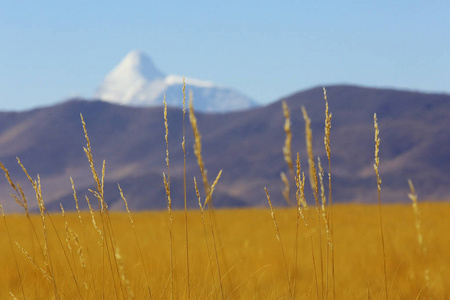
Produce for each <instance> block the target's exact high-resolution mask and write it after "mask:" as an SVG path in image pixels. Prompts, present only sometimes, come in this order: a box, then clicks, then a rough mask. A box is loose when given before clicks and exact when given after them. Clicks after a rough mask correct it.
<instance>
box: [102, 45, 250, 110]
mask: <svg viewBox="0 0 450 300" xmlns="http://www.w3.org/2000/svg"><path fill="white" fill-rule="evenodd" d="M185 82H186V88H187V90H189V89H191V90H192V91H193V94H194V107H195V108H196V109H197V110H201V111H208V112H227V111H235V110H243V109H247V108H250V107H253V106H256V103H255V102H253V100H251V99H250V98H248V97H247V96H245V95H242V94H240V93H239V92H237V91H234V90H232V89H228V88H224V87H220V86H218V85H215V84H213V83H212V82H208V81H203V80H198V79H193V78H185ZM182 86H183V77H182V76H177V75H169V76H166V75H165V74H164V73H162V72H161V71H160V70H158V69H157V68H156V67H155V65H154V64H153V62H152V60H151V59H150V57H148V56H147V55H145V54H144V53H143V52H141V51H131V52H130V53H128V54H127V55H126V56H125V58H123V59H122V61H121V62H120V63H119V64H118V65H117V66H116V67H115V68H114V69H113V70H112V71H111V72H110V73H109V74H108V75H107V76H106V78H105V79H104V81H103V83H102V84H101V85H100V87H99V88H98V90H97V92H96V93H95V95H94V97H95V98H97V99H102V100H105V101H109V102H113V103H117V104H122V105H132V106H159V105H162V104H163V97H164V95H166V101H167V103H168V104H169V105H172V106H178V107H181V106H182V97H183V94H182Z"/></svg>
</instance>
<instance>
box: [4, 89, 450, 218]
mask: <svg viewBox="0 0 450 300" xmlns="http://www.w3.org/2000/svg"><path fill="white" fill-rule="evenodd" d="M327 92H328V101H329V105H330V112H331V113H332V114H333V117H332V129H331V153H332V154H331V161H332V163H331V166H332V183H333V201H334V202H335V203H343V202H363V203H376V201H377V200H376V199H377V198H376V197H377V192H376V179H375V172H374V169H373V163H374V128H373V114H374V113H377V116H378V122H379V127H380V137H381V145H380V147H381V149H380V174H381V178H382V182H383V183H382V189H381V197H382V201H383V202H385V203H391V202H403V201H409V200H408V185H407V180H408V179H409V178H411V179H412V180H413V182H414V184H415V187H416V190H417V193H418V195H419V201H420V200H424V199H427V200H429V199H437V200H440V199H446V198H447V199H448V198H450V177H449V176H448V170H450V139H449V137H450V96H449V95H445V94H425V93H418V92H409V91H399V90H392V89H374V88H364V87H356V86H330V87H328V88H327ZM179 94H180V95H181V94H182V92H181V89H180V90H179ZM194 99H195V95H194ZM284 100H285V101H286V103H287V104H288V106H289V108H290V112H291V121H292V133H293V141H292V151H293V152H294V153H295V152H297V151H298V152H299V153H300V157H301V161H302V168H303V170H304V171H305V173H306V175H307V174H308V172H307V170H308V164H307V155H306V150H305V139H304V121H303V118H302V113H301V107H302V106H304V107H305V108H306V110H307V111H308V114H309V116H310V118H311V120H312V123H311V126H312V132H313V144H314V151H315V155H316V156H319V157H321V159H322V161H323V162H326V155H325V151H324V146H323V135H324V108H325V102H324V100H323V91H322V88H313V89H310V90H306V91H302V92H298V93H295V94H292V95H290V96H287V97H285V98H284ZM194 101H195V100H194ZM80 113H82V114H83V116H84V119H85V121H86V125H87V130H88V134H89V137H90V141H91V145H92V149H93V155H94V161H95V164H96V167H97V169H98V170H100V169H101V165H102V161H103V160H105V161H106V177H105V197H106V199H107V202H108V204H109V206H110V208H112V209H122V208H123V202H122V200H121V198H120V195H119V192H118V187H117V184H118V183H119V184H120V186H121V187H122V189H123V191H124V194H125V196H126V198H127V200H128V203H129V205H130V208H131V209H134V210H140V209H164V208H165V207H166V197H165V190H164V184H163V178H162V173H163V172H166V171H167V168H166V165H165V155H166V152H165V149H166V145H165V139H164V135H165V132H164V119H163V108H162V107H147V108H143V107H130V106H123V105H117V104H113V103H108V102H103V101H92V100H89V101H87V100H83V99H73V100H70V101H67V102H64V103H60V104H57V105H54V106H49V107H45V108H39V109H33V110H29V111H23V112H2V113H0V125H1V126H0V161H1V162H2V163H3V164H4V165H5V166H6V167H7V168H8V169H9V170H10V172H11V176H12V178H13V180H16V181H17V182H19V183H20V185H21V186H22V187H23V189H24V192H25V194H26V195H27V196H28V199H29V203H30V208H31V209H34V210H36V205H35V204H34V203H35V200H34V199H35V196H34V192H33V190H32V187H31V185H30V184H29V182H28V180H27V178H26V177H25V175H24V174H23V172H22V170H21V169H20V167H19V166H18V164H17V162H16V157H19V158H20V159H21V161H22V163H23V164H24V165H25V166H26V167H27V169H28V172H29V174H30V175H31V176H32V177H33V178H34V179H36V176H37V174H39V176H40V181H41V185H42V193H43V196H44V199H45V202H46V206H47V208H48V209H50V210H59V204H60V203H62V204H63V205H64V207H65V208H66V209H73V208H74V201H73V196H72V190H71V184H70V179H69V178H70V177H72V178H73V180H74V183H75V186H76V189H77V193H78V198H79V199H80V202H81V203H82V207H83V208H86V204H85V202H84V201H82V200H83V199H84V195H87V196H89V197H90V198H91V200H93V198H94V197H93V196H92V195H91V193H90V192H89V191H88V189H93V188H94V181H93V179H92V176H91V173H90V169H89V163H88V161H87V159H86V157H85V154H84V152H83V147H84V146H85V145H86V140H85V138H84V133H83V129H82V125H81V121H80ZM196 116H197V119H198V125H199V129H200V133H201V135H202V145H203V150H202V153H203V158H204V161H205V167H206V169H207V170H208V177H209V179H210V180H213V179H214V178H215V176H216V174H217V173H218V172H219V171H220V170H223V175H222V178H221V179H220V182H219V184H218V186H217V188H216V190H215V192H214V199H213V202H214V204H215V206H217V207H224V206H226V207H241V206H265V205H267V202H266V201H267V200H266V197H265V194H264V187H267V188H268V190H269V192H270V193H271V195H272V198H273V199H272V200H273V201H274V202H275V203H277V204H278V205H283V204H284V200H283V198H282V196H281V189H282V183H281V180H280V172H288V170H287V166H286V164H285V162H284V159H283V152H282V148H283V145H284V140H285V134H284V130H283V125H284V117H283V112H282V105H281V100H279V101H276V102H274V103H272V104H270V105H267V106H263V107H256V108H253V109H249V110H245V111H238V112H230V113H200V112H197V113H196ZM182 118H183V116H182V111H181V110H180V109H179V108H175V107H171V108H169V110H168V123H169V150H170V166H171V170H170V171H171V182H172V183H171V190H172V199H173V206H174V207H175V208H181V207H183V196H182V195H183V194H182V193H183V184H182V178H183V177H182V174H183V173H182V171H183V152H182V148H181V142H182ZM186 119H187V122H186V149H187V177H188V178H187V182H188V191H187V192H188V205H189V207H191V208H196V207H198V206H197V205H198V202H197V198H196V196H195V192H194V188H193V177H194V176H195V177H197V178H198V179H199V178H201V176H200V174H199V171H198V166H197V161H196V158H195V156H194V153H193V143H194V141H193V136H192V130H191V128H190V124H189V121H188V118H186ZM325 165H327V164H325ZM325 172H327V168H326V167H325ZM308 186H309V184H307V187H308ZM11 191H12V190H11V188H10V187H9V186H8V182H7V181H6V179H2V180H0V201H1V203H3V205H4V206H5V207H6V208H7V210H8V211H14V210H17V209H19V207H18V205H17V204H15V203H14V200H12V199H11V197H10V196H9V194H10V192H11ZM202 193H203V192H202ZM306 194H307V201H309V202H310V203H313V201H314V200H313V198H312V194H311V191H310V190H309V189H307V190H306ZM202 197H203V199H204V194H203V196H202Z"/></svg>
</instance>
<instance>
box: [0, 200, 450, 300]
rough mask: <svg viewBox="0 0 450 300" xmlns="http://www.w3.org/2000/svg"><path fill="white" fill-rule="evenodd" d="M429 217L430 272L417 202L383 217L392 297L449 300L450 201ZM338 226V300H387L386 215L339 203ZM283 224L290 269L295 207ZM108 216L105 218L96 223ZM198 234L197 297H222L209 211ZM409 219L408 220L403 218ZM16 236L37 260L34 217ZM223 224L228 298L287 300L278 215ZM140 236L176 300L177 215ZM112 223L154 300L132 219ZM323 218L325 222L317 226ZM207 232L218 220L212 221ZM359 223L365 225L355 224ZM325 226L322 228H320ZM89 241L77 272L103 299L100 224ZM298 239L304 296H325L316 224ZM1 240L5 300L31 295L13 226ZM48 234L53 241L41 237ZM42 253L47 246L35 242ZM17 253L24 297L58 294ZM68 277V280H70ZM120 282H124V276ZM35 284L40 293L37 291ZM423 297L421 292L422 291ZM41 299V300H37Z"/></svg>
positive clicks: (223, 216) (155, 283)
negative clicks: (208, 241)
mask: <svg viewBox="0 0 450 300" xmlns="http://www.w3.org/2000/svg"><path fill="white" fill-rule="evenodd" d="M419 207H420V210H421V217H422V232H423V234H424V239H425V241H426V243H427V246H428V247H427V251H428V252H427V253H428V255H429V257H430V260H429V267H428V266H427V264H426V261H425V260H424V259H423V258H422V253H421V249H420V247H419V245H418V243H417V234H416V229H415V226H414V218H415V216H414V213H413V211H412V209H411V207H410V206H409V205H389V206H388V205H386V206H384V207H383V216H384V221H385V224H386V228H391V230H386V233H385V237H386V242H387V243H386V246H387V248H386V250H387V251H386V252H387V254H388V257H389V258H390V259H389V260H388V265H387V267H388V270H389V274H394V272H396V275H395V276H391V277H389V278H388V284H389V285H391V286H392V288H391V291H390V297H391V298H392V299H415V298H416V296H417V295H419V293H421V295H422V297H420V298H419V299H448V297H449V296H450V293H449V290H450V286H449V284H448V280H447V279H448V278H450V264H449V263H448V262H450V252H448V251H447V249H449V248H450V237H448V235H445V232H446V230H447V229H448V228H450V204H448V203H419ZM334 212H335V215H334V218H335V219H334V220H335V240H334V245H335V250H336V298H337V299H366V298H367V289H369V292H370V296H371V299H380V298H381V296H382V295H383V294H384V281H383V276H384V275H383V273H384V271H383V267H382V265H381V264H379V263H378V262H380V259H381V257H382V251H381V248H380V247H379V227H378V215H377V213H378V208H377V206H372V205H370V206H369V205H351V204H348V205H336V206H335V207H334ZM276 213H277V215H276V217H277V222H278V226H279V229H280V232H281V234H282V237H283V246H284V247H285V249H286V254H287V260H288V264H292V263H293V260H292V259H291V258H292V256H291V254H292V252H291V249H294V245H295V215H296V212H295V209H294V208H289V209H282V208H278V209H277V211H276ZM98 216H99V214H98V213H96V217H98ZM187 216H188V222H189V236H190V242H191V243H190V250H191V251H190V272H191V286H192V289H191V298H192V299H205V298H208V297H207V296H208V295H212V296H211V298H217V296H218V297H219V298H220V295H219V294H220V291H219V289H218V286H217V284H218V282H217V278H216V281H215V283H214V282H213V281H212V278H211V275H210V274H211V264H210V262H209V260H208V253H207V250H206V247H205V241H204V238H203V237H204V232H203V225H202V219H201V213H200V211H188V214H187ZM399 216H401V217H399ZM52 217H53V220H54V222H55V225H56V228H57V229H58V233H59V234H60V235H61V236H64V218H63V217H62V216H61V215H59V214H55V215H53V216H52ZM6 218H7V222H8V225H9V231H10V233H11V236H12V237H13V239H14V240H16V241H17V242H18V243H19V244H21V245H22V247H23V248H24V249H26V250H27V251H28V253H32V251H33V248H32V243H31V241H30V235H29V227H28V226H27V225H28V224H27V219H26V217H25V216H21V215H20V216H19V215H8V216H7V217H6ZM82 218H83V220H86V222H88V221H89V220H90V215H89V213H85V212H82ZM216 218H217V222H218V224H221V226H220V230H221V234H222V239H223V243H224V251H226V253H227V254H228V258H229V260H230V264H231V265H236V266H235V267H234V268H233V269H232V270H231V271H229V270H225V273H227V271H229V272H228V275H227V276H232V277H233V281H234V282H236V284H235V285H233V286H228V285H227V284H226V281H224V293H225V296H226V297H227V296H229V295H230V294H231V292H232V291H233V290H234V289H235V288H236V287H238V286H239V288H237V290H235V291H234V292H233V294H232V299H252V298H253V297H256V299H259V298H262V299H267V298H270V299H278V298H282V297H286V296H287V289H286V274H285V268H284V263H283V260H282V257H281V253H280V248H279V245H278V244H277V241H276V239H275V236H274V235H273V232H274V228H273V222H272V219H271V216H270V211H269V210H266V209H240V210H218V211H216ZM66 219H67V221H68V223H69V225H70V226H71V227H72V228H73V230H74V231H75V232H82V231H83V229H82V228H81V226H80V224H79V222H78V215H77V213H66ZM133 219H134V223H135V230H136V233H137V235H138V236H139V237H141V238H140V240H139V242H140V247H141V249H142V250H143V258H144V264H145V267H146V268H147V270H148V271H149V277H150V278H149V284H150V286H151V288H152V295H153V298H155V299H159V298H160V297H162V298H169V297H170V285H169V280H170V279H169V278H170V262H169V254H168V250H167V245H168V244H169V236H168V234H167V232H168V230H169V220H168V218H167V212H164V211H161V212H142V213H135V214H134V215H133ZM31 220H32V222H33V223H34V224H35V225H36V226H38V225H39V223H40V217H39V216H31ZM111 221H112V224H113V228H114V232H115V233H116V239H117V244H118V246H119V248H120V254H121V256H122V263H123V266H124V271H125V274H127V278H128V280H129V284H130V288H131V289H132V291H133V293H134V296H135V298H136V299H148V298H149V295H148V290H147V285H146V282H145V273H144V271H143V266H142V261H141V259H140V254H139V247H138V245H137V244H136V243H135V241H134V237H133V234H131V235H130V231H131V230H132V229H131V224H130V221H129V217H128V215H127V214H125V213H111ZM312 221H315V220H312ZM205 222H206V225H207V226H209V221H208V219H207V218H205ZM355 224H358V226H355ZM311 225H312V226H315V225H316V224H315V223H313V224H311ZM85 226H86V228H85V231H86V238H84V237H83V235H82V234H81V235H80V236H79V238H80V244H81V245H82V246H83V247H84V248H83V249H85V247H88V248H89V251H90V253H91V258H90V263H92V268H93V270H94V271H93V272H87V273H86V274H84V273H83V272H82V270H83V269H82V267H81V264H80V263H79V262H78V259H77V258H76V256H75V259H74V265H75V267H76V270H77V271H76V272H77V274H78V278H79V279H80V280H79V281H80V282H81V285H82V286H84V282H86V284H87V285H88V287H89V290H85V289H84V287H83V288H82V293H83V294H82V295H83V296H84V297H85V298H90V299H101V296H100V295H102V288H101V284H102V272H101V270H102V249H101V248H100V246H99V245H98V243H97V242H98V234H97V232H96V230H95V228H94V227H93V226H92V224H91V223H87V224H85ZM173 226H174V244H175V245H183V243H184V212H183V211H174V212H173ZM299 227H300V230H299V231H300V234H299V241H298V248H299V249H298V250H299V257H300V259H299V260H298V272H297V278H296V279H297V284H296V289H297V292H296V294H297V298H298V299H311V298H315V297H316V295H315V283H314V278H313V277H314V275H313V274H314V270H313V265H312V263H311V255H310V252H311V249H310V238H309V234H308V229H307V227H306V226H305V225H304V224H303V223H301V224H300V226H299ZM0 233H1V234H0V241H1V242H2V245H5V247H3V248H2V251H1V252H0V268H1V269H2V270H4V271H3V272H2V274H1V275H0V276H1V277H0V282H1V285H0V298H2V299H5V298H7V297H9V292H10V291H11V292H13V294H14V295H15V296H16V297H17V298H18V299H20V298H21V280H20V277H19V276H18V273H17V270H16V266H15V263H14V257H13V253H12V252H11V249H10V248H9V247H8V243H9V242H8V237H7V234H6V229H5V227H4V224H1V225H0ZM39 237H40V238H41V239H42V238H43V236H42V234H41V233H40V234H39ZM49 245H50V250H58V249H59V246H58V241H57V238H56V234H55V232H53V231H51V232H50V233H49ZM34 250H35V251H36V252H38V251H39V250H38V248H37V245H35V249H34ZM15 254H16V257H17V262H18V266H19V269H20V271H21V274H22V279H23V285H24V293H25V295H26V297H27V298H47V297H50V298H52V297H53V287H52V284H51V282H50V281H49V280H46V279H45V278H44V277H43V275H42V273H41V272H40V271H39V270H37V269H36V267H35V266H34V265H33V264H32V263H31V262H30V261H29V260H28V259H27V258H26V257H25V256H24V255H23V253H22V252H21V251H20V250H19V249H18V248H17V247H15ZM53 255H54V256H53V265H54V267H55V276H56V278H59V279H60V280H57V282H59V284H60V287H59V290H60V291H63V292H64V294H65V296H62V298H66V299H67V298H69V296H72V298H73V297H75V298H76V297H77V295H78V293H77V292H76V287H75V285H74V283H73V281H70V280H69V277H68V274H67V272H68V271H67V266H66V262H65V258H64V257H63V256H62V254H61V253H60V251H53ZM184 261H185V254H184V253H183V252H181V251H179V252H178V253H176V256H175V257H174V262H175V266H177V271H178V273H177V275H178V276H179V277H178V278H179V281H178V284H177V285H176V286H175V295H177V296H178V298H179V299H183V298H186V296H187V292H186V283H187V278H186V277H184V275H181V274H185V271H186V268H185V266H184V265H185V264H184ZM36 263H37V264H38V265H39V266H43V259H42V257H37V258H36ZM425 268H428V269H429V273H430V277H431V284H430V286H428V287H426V282H425V279H424V276H423V274H424V273H423V272H424V271H423V270H425ZM64 278H66V279H67V280H63V279H64ZM113 280H114V279H113V278H112V276H111V275H110V274H108V273H107V274H105V283H104V285H105V287H104V295H105V298H107V299H115V297H116V295H115V292H114V287H113V282H112V281H113ZM115 280H117V279H115ZM92 281H94V282H95V283H96V286H97V289H99V290H97V293H98V294H99V295H96V294H95V292H96V291H95V290H94V289H92V288H91V287H92ZM35 284H36V285H37V287H38V288H37V289H35ZM422 289H423V291H422V292H421V290H422ZM35 293H37V295H38V297H34V295H35Z"/></svg>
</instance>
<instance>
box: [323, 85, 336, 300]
mask: <svg viewBox="0 0 450 300" xmlns="http://www.w3.org/2000/svg"><path fill="white" fill-rule="evenodd" d="M323 98H324V100H325V136H324V140H323V143H324V144H325V152H326V153H327V158H328V210H329V214H328V218H329V220H328V224H329V227H330V239H331V243H330V252H331V279H332V284H333V294H332V299H335V298H336V284H335V269H334V268H335V262H334V245H333V241H334V233H333V195H332V192H331V191H332V188H331V187H332V186H331V146H330V144H331V142H330V137H331V117H332V114H331V113H330V112H329V108H328V98H327V90H326V89H325V88H323Z"/></svg>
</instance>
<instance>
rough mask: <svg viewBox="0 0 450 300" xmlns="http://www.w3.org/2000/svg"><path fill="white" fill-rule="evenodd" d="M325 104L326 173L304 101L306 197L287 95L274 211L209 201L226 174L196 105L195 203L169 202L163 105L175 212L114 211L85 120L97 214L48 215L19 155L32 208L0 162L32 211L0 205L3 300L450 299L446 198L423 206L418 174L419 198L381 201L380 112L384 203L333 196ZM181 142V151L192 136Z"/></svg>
mask: <svg viewBox="0 0 450 300" xmlns="http://www.w3.org/2000/svg"><path fill="white" fill-rule="evenodd" d="M183 94H184V89H183ZM184 99H185V97H183V103H184ZM325 102H326V110H325V116H326V117H325V126H324V136H325V138H324V146H325V149H326V153H327V157H328V162H327V164H326V165H328V168H327V173H325V171H324V170H323V169H322V166H321V163H320V160H318V161H317V163H316V161H315V159H314V154H313V149H312V132H311V130H310V128H309V124H310V120H309V118H308V115H307V112H306V110H305V109H303V117H304V119H305V136H306V147H307V152H308V157H307V162H308V164H307V166H308V169H307V170H308V171H309V172H308V173H309V176H308V182H309V184H310V185H311V190H312V191H313V195H312V196H305V194H304V186H305V182H306V179H305V178H306V176H305V175H304V172H303V171H302V169H301V168H300V159H299V156H298V155H297V160H296V161H295V162H294V160H293V159H292V153H291V149H290V146H291V138H292V134H291V131H290V115H289V109H288V107H287V105H286V104H285V103H283V111H284V116H285V126H284V130H285V132H286V142H285V145H284V147H283V155H284V157H285V161H286V163H287V167H288V169H289V173H288V175H286V174H283V175H282V176H281V177H282V180H281V181H282V182H283V183H284V192H283V194H284V196H285V198H286V201H287V202H288V203H291V204H290V207H289V208H273V207H272V203H271V199H270V194H269V191H267V190H266V192H267V200H268V204H269V205H268V206H269V207H270V209H269V208H267V209H262V208H260V209H256V208H255V209H249V208H247V209H221V210H215V209H214V208H213V207H212V200H211V199H212V194H213V191H214V188H215V186H216V184H218V182H219V184H220V180H219V179H220V174H221V173H219V174H218V175H217V177H216V180H215V181H214V182H213V183H212V184H210V181H209V180H210V178H209V179H208V178H207V176H206V166H204V164H203V159H202V155H201V136H200V132H199V128H198V127H197V122H196V118H195V115H194V111H193V107H192V102H190V111H189V118H190V122H191V126H192V129H193V132H194V136H195V146H194V153H195V155H196V158H197V160H198V165H199V168H200V171H201V174H202V179H201V183H202V185H203V187H204V190H203V189H202V191H204V193H203V194H202V195H200V192H198V189H197V182H196V184H195V185H196V189H197V193H198V199H195V201H198V202H199V204H200V208H199V209H198V210H186V209H185V210H184V211H173V210H172V205H171V203H172V202H171V194H170V164H169V152H168V149H169V148H168V144H169V138H168V137H169V135H168V124H167V107H166V109H165V110H164V117H165V128H166V143H167V152H166V162H167V173H165V174H164V183H165V189H166V196H167V198H166V201H167V208H168V210H167V211H157V212H136V213H130V212H129V211H127V212H120V213H119V212H110V211H108V208H107V205H106V201H105V199H104V196H103V195H104V194H103V182H104V176H105V173H104V165H105V164H103V170H102V171H101V172H98V171H97V170H96V169H95V168H94V158H93V156H92V151H91V147H90V142H89V137H88V133H87V129H86V124H85V123H84V120H83V118H82V117H81V119H82V125H83V129H84V131H85V135H86V141H87V145H86V147H85V153H86V156H87V159H88V161H89V163H90V166H91V171H92V175H93V180H94V182H95V186H96V190H95V191H91V192H92V193H91V194H90V196H89V198H90V203H91V204H92V207H91V208H90V210H89V211H83V212H82V211H79V210H77V211H76V212H66V213H64V211H63V210H62V213H61V214H57V213H49V212H48V211H47V210H46V208H45V203H44V200H45V199H43V197H42V193H41V186H40V180H39V177H37V178H36V179H33V178H31V177H30V176H29V175H28V173H27V171H26V168H25V166H23V165H22V164H21V163H20V160H19V161H18V162H19V164H20V165H21V166H22V168H23V170H24V172H25V174H26V175H27V177H28V179H29V181H30V184H31V185H32V186H33V188H34V190H35V193H36V199H37V202H38V204H39V210H40V214H34V215H33V214H29V213H28V206H27V205H28V202H27V199H26V198H25V195H24V194H23V192H22V189H21V187H20V185H19V184H18V183H15V182H13V180H12V179H11V178H10V175H9V172H8V170H7V169H6V168H5V166H3V165H2V164H0V167H1V168H2V169H3V171H4V173H5V175H6V179H7V180H8V181H9V183H10V185H11V187H12V189H13V193H12V195H13V197H14V200H15V201H16V202H17V203H18V205H20V206H22V207H23V208H24V211H25V213H24V214H23V215H15V214H11V215H5V214H3V222H0V241H1V245H2V248H1V250H0V269H1V270H2V272H1V273H0V299H8V298H10V299H450V293H449V283H448V278H450V251H448V250H449V249H450V237H449V235H448V233H447V230H448V228H450V203H446V202H440V203H437V202H420V204H418V202H417V198H416V194H415V191H414V188H413V186H412V183H410V184H411V186H410V187H411V193H410V194H409V195H405V198H407V197H408V196H409V198H410V199H411V200H412V202H411V203H412V205H405V204H402V205H400V204H395V205H394V204H393V205H383V204H382V194H381V193H380V190H381V186H382V185H381V180H380V174H379V173H378V165H379V163H380V158H379V157H378V151H379V148H380V147H382V146H380V140H379V138H378V124H377V119H376V116H374V132H375V139H374V149H375V154H374V162H375V164H374V178H377V185H378V204H377V205H375V204H374V205H362V204H340V205H336V204H333V203H332V201H331V200H332V189H331V187H332V184H331V182H332V172H331V163H330V156H332V155H331V150H330V132H331V114H329V112H328V102H327V101H326V94H325ZM184 113H185V110H183V121H184V115H185V114H184ZM183 124H184V122H183ZM184 132H185V128H184V126H183V136H184ZM182 147H183V151H185V149H184V139H183V144H182ZM305 165H306V164H305ZM328 175H329V176H328ZM381 176H382V174H381ZM184 178H185V180H186V174H185V176H184ZM324 181H325V182H326V184H327V185H326V184H324ZM199 182H200V181H199ZM211 182H212V181H211ZM292 183H295V186H293V185H292ZM291 185H292V186H291ZM325 185H326V186H327V187H328V188H325ZM293 187H296V189H294V188H293ZM261 188H263V187H261ZM292 194H295V196H294V197H293V198H294V199H290V198H292ZM289 195H290V196H289ZM306 199H308V201H306ZM192 200H193V199H189V200H188V201H192ZM419 200H421V199H419ZM74 201H84V199H78V198H77V196H76V193H75V187H74ZM130 201H131V199H130ZM186 201H187V199H186V197H185V203H186ZM124 202H125V204H127V201H126V199H125V198H124ZM313 203H314V204H313ZM77 207H78V203H77ZM127 207H128V206H127ZM2 210H3V208H2ZM127 210H128V208H127Z"/></svg>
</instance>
